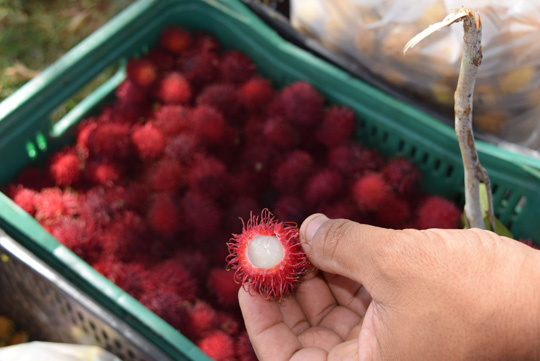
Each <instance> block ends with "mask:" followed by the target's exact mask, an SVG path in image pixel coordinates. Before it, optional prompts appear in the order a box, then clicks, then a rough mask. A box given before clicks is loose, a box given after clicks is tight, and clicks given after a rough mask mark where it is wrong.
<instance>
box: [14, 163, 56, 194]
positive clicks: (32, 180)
mask: <svg viewBox="0 0 540 361" xmlns="http://www.w3.org/2000/svg"><path fill="white" fill-rule="evenodd" d="M13 184H20V185H21V186H23V187H25V188H29V189H33V190H36V191H39V190H41V189H43V188H49V187H54V186H55V184H54V180H53V179H52V178H51V177H50V175H49V172H48V171H47V169H45V168H35V167H29V168H25V169H23V170H21V171H20V172H19V174H17V177H15V180H14V181H13Z"/></svg>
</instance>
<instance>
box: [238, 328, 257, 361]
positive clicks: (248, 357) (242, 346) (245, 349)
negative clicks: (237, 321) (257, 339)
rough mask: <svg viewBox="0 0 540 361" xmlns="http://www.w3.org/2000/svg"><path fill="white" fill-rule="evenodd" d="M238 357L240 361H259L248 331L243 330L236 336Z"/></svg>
mask: <svg viewBox="0 0 540 361" xmlns="http://www.w3.org/2000/svg"><path fill="white" fill-rule="evenodd" d="M236 357H237V358H238V361H257V360H258V359H257V355H255V351H254V350H253V346H251V341H250V340H249V335H248V333H247V332H246V331H243V332H242V333H241V334H240V335H239V336H238V337H237V338H236Z"/></svg>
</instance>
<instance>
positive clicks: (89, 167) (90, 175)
mask: <svg viewBox="0 0 540 361" xmlns="http://www.w3.org/2000/svg"><path fill="white" fill-rule="evenodd" d="M122 176H123V169H122V168H121V167H120V166H119V165H118V164H117V163H112V162H108V161H88V162H87V163H86V168H85V177H86V179H88V180H89V181H90V182H92V183H93V184H95V185H104V186H108V187H112V186H113V185H115V184H118V183H119V182H120V180H121V178H122Z"/></svg>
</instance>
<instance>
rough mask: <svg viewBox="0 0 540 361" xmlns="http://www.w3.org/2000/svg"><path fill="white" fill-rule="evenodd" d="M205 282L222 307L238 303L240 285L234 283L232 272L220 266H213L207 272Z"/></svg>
mask: <svg viewBox="0 0 540 361" xmlns="http://www.w3.org/2000/svg"><path fill="white" fill-rule="evenodd" d="M207 284H208V287H209V289H210V292H211V293H212V294H213V295H215V297H216V299H217V302H218V304H220V305H221V306H223V307H233V306H236V305H238V290H239V289H240V285H239V284H238V283H236V281H235V279H234V273H233V272H229V271H227V270H225V269H222V268H213V269H211V270H210V273H209V274H208V279H207Z"/></svg>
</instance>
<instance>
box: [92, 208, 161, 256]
mask: <svg viewBox="0 0 540 361" xmlns="http://www.w3.org/2000/svg"><path fill="white" fill-rule="evenodd" d="M100 238H101V240H102V244H103V248H104V250H105V251H106V252H107V254H109V255H110V256H113V257H114V258H115V259H116V260H119V261H121V262H124V263H125V262H131V261H134V260H135V258H136V257H137V256H141V254H147V253H148V250H149V249H150V245H149V244H148V239H150V238H151V236H150V234H149V232H148V229H147V227H146V224H145V222H144V220H143V219H142V218H141V216H139V215H138V214H137V213H135V212H133V211H124V212H122V213H121V214H120V215H119V216H117V217H116V218H115V220H114V221H113V222H112V223H111V224H110V225H109V227H107V229H106V230H105V231H104V234H103V235H102V236H101V237H100Z"/></svg>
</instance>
